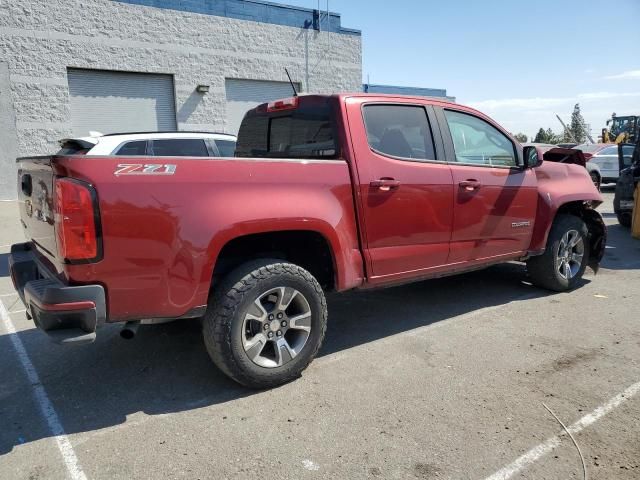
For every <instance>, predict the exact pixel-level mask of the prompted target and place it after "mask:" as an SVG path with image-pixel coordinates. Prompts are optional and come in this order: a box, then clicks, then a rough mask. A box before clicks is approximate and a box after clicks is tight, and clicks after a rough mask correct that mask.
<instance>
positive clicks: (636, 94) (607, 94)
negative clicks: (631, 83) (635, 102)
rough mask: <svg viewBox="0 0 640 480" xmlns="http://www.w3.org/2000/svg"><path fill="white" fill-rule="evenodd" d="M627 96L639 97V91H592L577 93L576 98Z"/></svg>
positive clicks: (593, 98) (592, 98)
mask: <svg viewBox="0 0 640 480" xmlns="http://www.w3.org/2000/svg"><path fill="white" fill-rule="evenodd" d="M628 97H640V92H625V93H612V92H593V93H581V94H580V95H578V97H577V98H578V99H584V100H605V99H607V98H628Z"/></svg>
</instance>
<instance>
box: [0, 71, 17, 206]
mask: <svg viewBox="0 0 640 480" xmlns="http://www.w3.org/2000/svg"><path fill="white" fill-rule="evenodd" d="M16 137H17V135H16V116H15V113H14V110H13V97H12V95H11V82H10V78H9V65H8V64H7V63H6V62H0V200H6V199H12V198H16V195H17V189H16V175H17V169H16Z"/></svg>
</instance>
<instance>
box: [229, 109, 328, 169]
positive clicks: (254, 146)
mask: <svg viewBox="0 0 640 480" xmlns="http://www.w3.org/2000/svg"><path fill="white" fill-rule="evenodd" d="M330 100H331V99H330V97H315V96H308V97H297V99H289V100H287V102H290V103H291V105H288V106H285V107H283V108H280V109H277V108H276V107H272V108H269V107H267V106H266V105H261V106H260V107H258V108H256V109H254V110H250V111H249V112H247V114H246V115H245V117H244V119H243V121H242V124H241V126H240V131H239V133H238V144H237V147H236V150H235V156H236V157H246V158H302V159H335V158H338V157H339V155H340V152H339V147H338V142H337V140H336V130H335V124H334V120H335V119H334V115H333V107H332V104H331V101H330ZM279 103H280V102H279ZM294 104H295V105H294ZM270 105H271V104H270ZM278 108H279V107H278Z"/></svg>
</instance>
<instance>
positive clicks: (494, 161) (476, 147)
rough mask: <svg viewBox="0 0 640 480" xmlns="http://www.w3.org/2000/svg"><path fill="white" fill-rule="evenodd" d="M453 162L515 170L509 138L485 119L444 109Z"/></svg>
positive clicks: (514, 155) (513, 152)
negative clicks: (449, 132)
mask: <svg viewBox="0 0 640 480" xmlns="http://www.w3.org/2000/svg"><path fill="white" fill-rule="evenodd" d="M444 114H445V116H446V118H447V123H448V124H449V130H450V131H451V137H452V138H453V147H454V149H455V153H456V161H457V162H460V163H467V164H477V165H488V166H500V167H515V166H516V152H515V146H514V144H513V142H512V141H511V140H509V138H508V137H507V136H506V135H505V134H504V133H502V132H501V131H500V130H498V129H497V128H495V127H494V126H493V125H491V124H489V123H487V122H485V121H484V120H481V119H479V118H478V117H474V116H473V115H468V114H466V113H462V112H455V111H453V110H445V111H444Z"/></svg>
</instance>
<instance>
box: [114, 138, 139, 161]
mask: <svg viewBox="0 0 640 480" xmlns="http://www.w3.org/2000/svg"><path fill="white" fill-rule="evenodd" d="M146 153H147V142H146V140H145V141H137V142H128V143H125V144H124V145H122V146H121V147H120V148H119V149H118V151H117V152H116V153H115V154H116V155H118V156H123V157H129V156H135V155H145V154H146Z"/></svg>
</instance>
